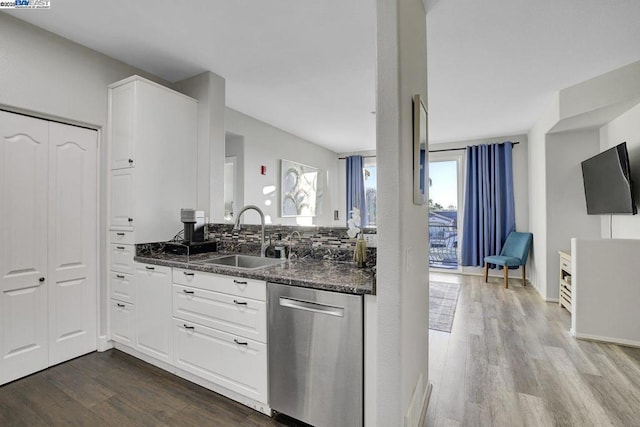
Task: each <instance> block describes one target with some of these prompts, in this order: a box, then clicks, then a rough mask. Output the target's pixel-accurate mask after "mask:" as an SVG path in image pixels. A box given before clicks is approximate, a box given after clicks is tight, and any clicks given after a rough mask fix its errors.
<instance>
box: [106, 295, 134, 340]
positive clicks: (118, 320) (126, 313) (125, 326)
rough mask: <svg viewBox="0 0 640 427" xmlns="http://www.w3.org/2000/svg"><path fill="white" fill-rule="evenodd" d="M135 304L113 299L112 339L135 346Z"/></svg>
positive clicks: (111, 313)
mask: <svg viewBox="0 0 640 427" xmlns="http://www.w3.org/2000/svg"><path fill="white" fill-rule="evenodd" d="M134 308H135V306H134V305H132V304H128V303H126V302H120V301H115V300H111V308H110V316H111V339H112V340H113V341H116V342H119V343H121V344H125V345H128V346H130V347H133V343H134V330H135V329H134V322H135V319H134V314H135V311H134Z"/></svg>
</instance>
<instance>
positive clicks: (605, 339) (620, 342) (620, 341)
mask: <svg viewBox="0 0 640 427" xmlns="http://www.w3.org/2000/svg"><path fill="white" fill-rule="evenodd" d="M570 332H571V335H573V336H574V337H576V338H578V339H579V340H586V341H598V342H604V343H610V344H618V345H624V346H627V347H639V348H640V341H634V340H627V339H624V338H614V337H604V336H601V335H592V334H583V333H580V332H576V331H575V330H574V329H571V331H570Z"/></svg>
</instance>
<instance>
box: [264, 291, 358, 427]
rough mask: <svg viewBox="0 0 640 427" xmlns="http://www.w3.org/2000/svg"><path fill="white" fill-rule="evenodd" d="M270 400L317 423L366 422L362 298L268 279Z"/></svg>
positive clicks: (275, 406)
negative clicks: (272, 281) (364, 408)
mask: <svg viewBox="0 0 640 427" xmlns="http://www.w3.org/2000/svg"><path fill="white" fill-rule="evenodd" d="M268 293H269V404H270V406H271V408H272V409H273V410H274V411H276V412H279V413H282V414H285V415H288V416H291V417H293V418H296V419H298V420H300V421H303V422H305V423H308V424H311V425H314V426H316V427H325V426H331V427H339V426H350V427H351V426H362V425H363V424H364V421H363V412H364V410H363V401H364V399H363V393H364V379H363V378H364V369H363V365H364V363H363V358H364V356H363V334H364V333H363V327H364V325H363V299H362V296H359V295H351V294H343V293H338V292H328V291H320V290H315V289H308V288H300V287H295V286H288V285H281V284H278V283H269V284H268Z"/></svg>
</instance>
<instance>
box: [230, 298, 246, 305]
mask: <svg viewBox="0 0 640 427" xmlns="http://www.w3.org/2000/svg"><path fill="white" fill-rule="evenodd" d="M233 303H234V304H238V305H247V302H246V301H238V300H237V299H234V300H233Z"/></svg>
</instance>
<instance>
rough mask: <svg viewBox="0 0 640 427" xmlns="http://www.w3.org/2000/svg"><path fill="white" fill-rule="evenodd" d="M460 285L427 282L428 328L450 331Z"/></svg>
mask: <svg viewBox="0 0 640 427" xmlns="http://www.w3.org/2000/svg"><path fill="white" fill-rule="evenodd" d="M458 294H460V285H459V284H457V283H442V282H429V329H433V330H434V331H442V332H451V327H452V326H453V318H454V316H455V315H456V305H457V304H458Z"/></svg>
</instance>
